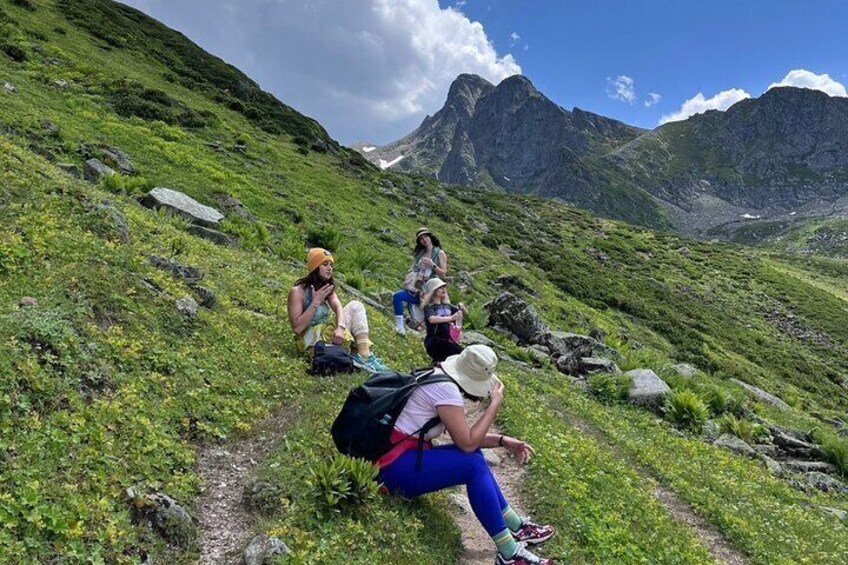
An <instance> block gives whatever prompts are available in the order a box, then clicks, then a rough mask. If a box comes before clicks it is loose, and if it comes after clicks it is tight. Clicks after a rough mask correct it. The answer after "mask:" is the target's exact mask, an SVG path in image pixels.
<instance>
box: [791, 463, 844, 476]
mask: <svg viewBox="0 0 848 565" xmlns="http://www.w3.org/2000/svg"><path fill="white" fill-rule="evenodd" d="M783 465H784V466H785V467H786V468H787V469H789V470H790V471H795V472H796V473H813V472H816V473H824V474H826V475H834V474H836V471H837V469H836V466H835V465H831V464H830V463H827V462H825V461H805V460H803V459H790V460H789V461H784V462H783Z"/></svg>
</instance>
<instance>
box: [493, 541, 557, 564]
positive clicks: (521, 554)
mask: <svg viewBox="0 0 848 565" xmlns="http://www.w3.org/2000/svg"><path fill="white" fill-rule="evenodd" d="M495 565H554V562H553V561H552V560H550V559H547V558H545V557H539V556H538V555H536V554H535V553H533V552H531V551H528V550H527V547H526V546H525V545H524V544H523V543H520V544H518V551H516V552H515V555H513V556H512V557H510V558H509V559H507V558H506V557H503V556H502V555H501V554H500V553H498V556H497V557H496V558H495Z"/></svg>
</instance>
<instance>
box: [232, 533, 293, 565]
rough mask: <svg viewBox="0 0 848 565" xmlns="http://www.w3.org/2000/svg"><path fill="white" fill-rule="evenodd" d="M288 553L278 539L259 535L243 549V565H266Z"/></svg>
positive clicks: (284, 545) (287, 549)
mask: <svg viewBox="0 0 848 565" xmlns="http://www.w3.org/2000/svg"><path fill="white" fill-rule="evenodd" d="M288 552H289V548H288V547H286V544H284V543H283V542H282V541H280V540H279V538H276V537H271V536H266V535H265V534H259V535H258V536H255V537H254V538H253V539H252V540H250V543H248V544H247V547H245V548H244V553H242V559H243V560H244V565H267V564H268V563H272V562H273V561H274V557H278V556H280V555H285V554H287V553H288Z"/></svg>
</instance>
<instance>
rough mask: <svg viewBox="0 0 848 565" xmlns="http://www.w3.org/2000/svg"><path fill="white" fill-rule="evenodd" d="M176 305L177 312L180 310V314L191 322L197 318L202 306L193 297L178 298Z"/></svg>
mask: <svg viewBox="0 0 848 565" xmlns="http://www.w3.org/2000/svg"><path fill="white" fill-rule="evenodd" d="M174 304H175V305H176V307H177V310H179V312H180V314H182V315H183V316H185V317H186V318H188V319H189V320H194V319H196V318H197V311H198V310H199V309H200V305H199V304H198V303H197V302H196V301H195V300H194V298H192V297H191V296H183V297H182V298H178V299H176V300H175V301H174Z"/></svg>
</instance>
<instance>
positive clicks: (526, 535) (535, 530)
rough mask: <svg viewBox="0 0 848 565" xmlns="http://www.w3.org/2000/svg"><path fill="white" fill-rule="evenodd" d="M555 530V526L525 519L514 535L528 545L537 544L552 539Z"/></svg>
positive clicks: (517, 539)
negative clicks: (541, 524)
mask: <svg viewBox="0 0 848 565" xmlns="http://www.w3.org/2000/svg"><path fill="white" fill-rule="evenodd" d="M555 531H556V530H554V527H553V526H547V525H546V526H540V525H539V524H534V523H533V522H531V521H530V520H527V519H525V520H524V523H522V524H521V527H520V528H518V531H517V532H513V533H512V537H514V538H515V541H517V542H519V543H520V542H523V543H526V544H527V545H536V544H539V543H542V542H545V541H548V540H549V539H551V538H552V537H553V536H554V532H555Z"/></svg>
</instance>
